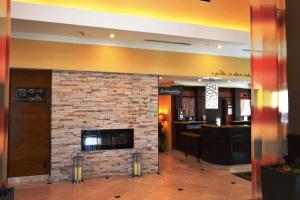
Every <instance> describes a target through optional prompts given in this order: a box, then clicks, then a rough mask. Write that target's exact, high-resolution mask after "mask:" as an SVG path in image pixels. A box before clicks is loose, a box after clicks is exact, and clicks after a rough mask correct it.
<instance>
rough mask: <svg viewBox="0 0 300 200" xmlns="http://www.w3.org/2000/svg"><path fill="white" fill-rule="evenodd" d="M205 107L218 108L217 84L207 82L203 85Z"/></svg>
mask: <svg viewBox="0 0 300 200" xmlns="http://www.w3.org/2000/svg"><path fill="white" fill-rule="evenodd" d="M205 108H206V109H218V108H219V87H218V85H217V84H214V83H209V84H207V85H206V87H205Z"/></svg>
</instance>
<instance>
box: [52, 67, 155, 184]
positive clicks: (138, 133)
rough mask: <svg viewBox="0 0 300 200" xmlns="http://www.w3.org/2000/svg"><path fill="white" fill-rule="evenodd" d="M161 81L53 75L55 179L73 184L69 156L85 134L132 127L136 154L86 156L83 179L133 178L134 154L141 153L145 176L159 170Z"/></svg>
mask: <svg viewBox="0 0 300 200" xmlns="http://www.w3.org/2000/svg"><path fill="white" fill-rule="evenodd" d="M157 113H158V77H157V76H154V75H137V74H118V73H98V72H76V71H53V77H52V133H51V142H52V144H51V145H52V148H51V165H52V166H51V177H52V179H53V180H70V179H71V166H72V160H71V157H72V156H73V155H75V154H76V153H77V152H80V151H81V143H80V142H81V130H82V129H118V128H129V127H130V128H134V131H135V136H134V145H135V149H129V150H128V149H126V150H103V151H95V152H88V153H83V155H84V156H85V165H84V176H85V178H88V177H103V176H106V175H124V174H131V162H132V160H131V155H132V153H133V152H135V151H136V150H137V149H138V150H142V151H143V171H144V172H145V173H151V172H157V170H158V139H157V137H158V136H157V132H158V130H157V129H158V127H157Z"/></svg>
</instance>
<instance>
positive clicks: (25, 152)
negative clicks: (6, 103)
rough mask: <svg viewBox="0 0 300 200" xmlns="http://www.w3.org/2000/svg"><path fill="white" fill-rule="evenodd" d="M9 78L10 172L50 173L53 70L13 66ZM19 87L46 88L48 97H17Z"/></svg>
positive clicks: (20, 173)
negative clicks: (39, 99) (30, 99)
mask: <svg viewBox="0 0 300 200" xmlns="http://www.w3.org/2000/svg"><path fill="white" fill-rule="evenodd" d="M10 78H11V85H10V114H9V118H10V123H9V138H10V139H9V146H8V149H9V157H8V176H9V177H20V176H33V175H44V174H49V173H50V169H51V101H52V95H51V90H52V71H51V70H31V69H11V76H10ZM17 88H45V89H46V100H45V101H44V102H19V101H16V89H17ZM16 124H17V126H16ZM21 163H22V164H21Z"/></svg>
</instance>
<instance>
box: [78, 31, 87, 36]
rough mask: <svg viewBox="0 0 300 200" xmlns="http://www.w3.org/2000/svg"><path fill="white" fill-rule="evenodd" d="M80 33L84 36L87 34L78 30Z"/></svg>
mask: <svg viewBox="0 0 300 200" xmlns="http://www.w3.org/2000/svg"><path fill="white" fill-rule="evenodd" d="M78 33H79V34H80V35H82V36H85V35H86V33H85V32H84V31H78Z"/></svg>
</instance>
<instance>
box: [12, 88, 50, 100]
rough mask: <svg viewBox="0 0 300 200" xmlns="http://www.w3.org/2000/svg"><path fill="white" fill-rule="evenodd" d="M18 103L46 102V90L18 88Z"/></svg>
mask: <svg viewBox="0 0 300 200" xmlns="http://www.w3.org/2000/svg"><path fill="white" fill-rule="evenodd" d="M16 101H18V102H44V101H46V89H44V88H17V89H16Z"/></svg>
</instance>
